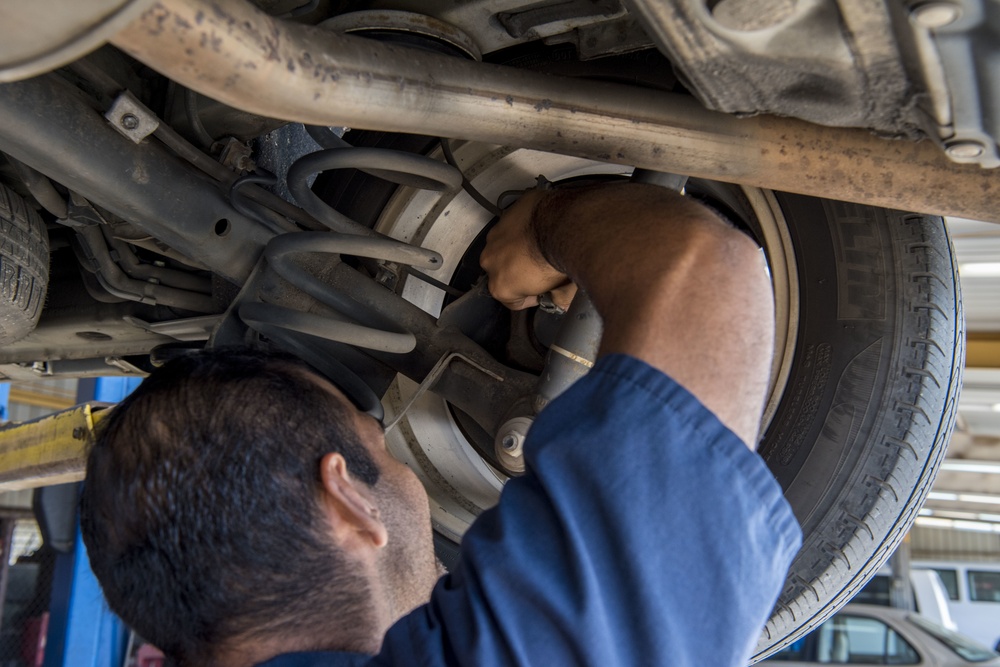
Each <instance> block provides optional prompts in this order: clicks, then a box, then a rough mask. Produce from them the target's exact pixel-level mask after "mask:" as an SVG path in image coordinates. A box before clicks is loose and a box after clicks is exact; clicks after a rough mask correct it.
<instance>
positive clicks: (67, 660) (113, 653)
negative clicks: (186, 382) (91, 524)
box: [44, 378, 139, 667]
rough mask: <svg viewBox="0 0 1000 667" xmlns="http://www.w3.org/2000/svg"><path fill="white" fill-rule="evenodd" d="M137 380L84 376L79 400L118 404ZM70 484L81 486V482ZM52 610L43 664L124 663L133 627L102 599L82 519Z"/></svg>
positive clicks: (59, 569) (114, 666)
mask: <svg viewBox="0 0 1000 667" xmlns="http://www.w3.org/2000/svg"><path fill="white" fill-rule="evenodd" d="M138 384H139V380H138V379H137V378H97V379H96V380H81V381H80V384H79V388H78V390H77V400H78V401H79V402H81V403H82V402H84V401H91V400H95V401H102V402H108V403H117V402H118V401H120V400H121V399H123V398H125V396H127V395H128V394H129V393H130V392H131V391H132V390H133V389H134V388H135V387H136V386H138ZM72 486H73V487H75V489H76V490H77V491H78V490H79V484H78V483H77V484H73V485H72ZM76 496H78V493H77V494H74V497H76ZM49 613H50V619H49V630H48V639H47V643H46V648H45V663H44V667H118V666H119V665H122V664H124V659H125V652H126V648H127V644H128V634H129V632H128V629H127V628H126V627H125V624H124V623H122V622H121V620H119V619H118V617H117V616H115V615H114V614H113V613H111V610H110V609H109V608H108V605H107V603H106V602H105V601H104V596H103V594H102V593H101V589H100V586H99V585H98V583H97V579H96V578H95V577H94V573H93V572H92V571H91V569H90V560H89V559H88V558H87V551H86V549H85V547H84V545H83V540H82V539H81V537H80V529H79V519H77V528H76V539H75V543H74V547H73V549H72V551H71V552H69V553H66V554H60V555H59V556H58V557H57V559H56V570H55V576H54V580H53V583H52V600H51V602H50V604H49Z"/></svg>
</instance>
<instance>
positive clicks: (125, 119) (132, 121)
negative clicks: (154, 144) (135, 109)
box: [120, 113, 139, 130]
mask: <svg viewBox="0 0 1000 667" xmlns="http://www.w3.org/2000/svg"><path fill="white" fill-rule="evenodd" d="M120 122H121V126H122V127H124V128H125V129H126V130H134V129H135V128H137V127H139V117H138V116H136V115H135V114H133V113H127V114H124V115H123V116H122V118H121V121H120Z"/></svg>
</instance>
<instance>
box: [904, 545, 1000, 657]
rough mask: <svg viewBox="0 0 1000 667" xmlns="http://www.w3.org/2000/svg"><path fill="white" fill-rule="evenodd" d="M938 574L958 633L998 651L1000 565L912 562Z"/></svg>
mask: <svg viewBox="0 0 1000 667" xmlns="http://www.w3.org/2000/svg"><path fill="white" fill-rule="evenodd" d="M913 567H914V568H926V569H931V570H934V571H935V572H937V574H938V576H939V577H940V578H941V583H942V584H943V585H944V589H945V592H946V595H947V597H948V609H949V610H950V612H951V617H952V619H953V620H954V621H955V624H956V625H957V626H958V631H959V632H961V633H962V634H964V635H968V636H969V637H972V638H973V639H975V640H976V641H978V642H980V643H982V644H985V645H986V646H989V647H991V648H993V649H994V650H997V648H998V644H1000V563H996V564H994V563H960V562H957V561H913Z"/></svg>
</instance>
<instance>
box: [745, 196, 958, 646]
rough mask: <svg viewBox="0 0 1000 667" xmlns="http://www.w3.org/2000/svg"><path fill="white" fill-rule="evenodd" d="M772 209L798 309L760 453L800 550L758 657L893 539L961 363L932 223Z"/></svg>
mask: <svg viewBox="0 0 1000 667" xmlns="http://www.w3.org/2000/svg"><path fill="white" fill-rule="evenodd" d="M777 198H778V201H779V202H780V204H781V206H782V208H783V210H784V212H785V217H786V220H788V227H789V233H790V235H791V237H792V243H793V246H794V249H795V256H796V263H797V266H798V273H799V291H800V304H801V305H800V316H799V331H798V337H797V343H796V351H795V355H794V358H793V362H792V368H791V372H790V375H789V378H788V382H787V384H786V387H785V390H784V394H783V396H782V400H781V403H780V405H779V407H778V410H777V412H776V413H775V415H774V418H773V419H772V420H771V423H770V426H769V428H768V429H767V432H766V433H765V435H764V438H763V441H762V443H761V445H760V448H759V452H760V454H761V456H762V457H763V458H764V460H765V461H766V462H767V464H768V466H769V468H770V469H771V471H772V472H773V473H774V475H775V478H776V479H777V480H778V482H779V483H780V484H781V486H782V488H783V489H784V491H785V497H786V498H787V499H788V501H789V503H790V504H791V506H792V508H793V510H794V512H795V515H796V517H797V518H798V520H799V523H800V525H801V526H802V529H803V535H804V539H803V546H802V549H801V550H800V552H799V554H798V555H797V556H796V558H795V560H794V562H793V564H792V567H791V569H790V571H789V575H788V579H787V582H786V585H785V587H784V589H783V591H782V593H781V596H780V597H779V599H778V603H777V606H776V607H775V610H774V613H773V615H772V616H771V619H770V620H769V621H768V623H767V626H766V627H765V630H764V633H763V635H762V636H761V638H760V642H759V644H758V646H757V651H756V653H757V655H756V656H755V659H758V660H759V659H761V658H763V657H766V655H768V654H770V653H771V652H773V651H774V650H777V649H778V648H780V647H782V646H785V645H787V644H788V643H790V642H791V641H793V640H794V639H796V638H797V637H800V636H802V635H803V634H805V633H806V632H808V631H809V630H811V629H812V628H815V627H816V626H817V625H819V624H820V623H821V622H822V621H823V620H825V619H826V618H828V617H829V616H830V615H831V614H832V613H833V612H834V611H835V610H837V609H839V608H840V607H841V606H842V605H843V604H844V603H846V602H847V601H848V600H849V599H850V598H851V597H853V595H854V594H855V593H857V591H858V590H860V589H861V587H862V586H863V585H864V584H865V582H867V581H868V580H869V579H870V578H871V577H872V576H873V575H874V574H875V572H876V571H877V570H878V568H879V567H880V566H881V565H882V564H883V563H884V562H885V561H886V560H887V559H888V557H889V556H890V555H891V554H892V552H893V551H894V550H895V548H896V546H897V545H898V544H899V542H900V541H901V540H902V539H903V537H904V536H905V534H906V532H907V530H908V529H909V527H910V526H911V525H912V523H913V521H914V519H915V518H916V516H917V512H918V510H919V509H920V507H921V505H922V504H923V501H924V499H925V498H926V496H927V493H928V491H929V490H930V486H931V484H932V483H933V481H934V477H935V475H936V472H937V469H938V467H939V465H940V463H941V460H942V459H943V457H944V454H945V451H946V449H947V444H948V439H949V437H950V435H951V431H952V429H953V427H954V423H955V416H956V409H957V400H958V392H959V388H960V386H961V374H962V369H963V366H964V324H963V317H962V308H961V297H960V293H959V283H958V276H957V264H956V262H955V259H954V254H953V252H952V249H951V245H950V242H949V240H948V235H947V230H946V229H945V225H944V221H943V220H942V219H941V218H938V217H932V216H924V215H917V214H911V213H903V212H899V211H891V210H886V209H879V208H874V207H871V206H862V205H858V204H850V203H845V202H836V201H826V200H820V199H815V198H810V197H802V196H797V195H785V194H778V195H777ZM734 546H738V545H734Z"/></svg>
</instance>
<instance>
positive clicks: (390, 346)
mask: <svg viewBox="0 0 1000 667" xmlns="http://www.w3.org/2000/svg"><path fill="white" fill-rule="evenodd" d="M324 129H325V128H311V130H312V131H311V132H310V134H312V135H313V136H314V138H317V139H320V138H321V139H322V141H321V142H320V145H325V146H328V147H327V148H324V149H323V150H320V151H316V152H314V153H310V154H309V155H306V156H304V157H302V158H299V159H298V160H297V161H296V162H295V163H294V164H293V165H292V166H291V168H290V169H289V170H288V187H289V190H290V191H291V193H292V195H293V197H294V198H295V199H296V201H297V202H298V203H299V205H300V206H301V207H302V208H303V209H304V210H305V211H306V212H308V213H309V214H310V215H312V216H313V217H314V218H315V219H316V220H318V221H319V222H321V223H323V224H324V225H326V226H327V227H329V229H330V230H331V231H329V232H305V231H300V232H292V233H284V234H279V235H278V236H275V237H274V238H273V239H272V240H271V241H270V242H269V243H268V244H267V247H266V248H265V249H264V259H265V261H266V263H267V266H268V267H269V268H270V269H271V270H273V271H274V272H275V273H276V274H277V275H279V276H280V277H281V278H283V279H284V280H285V281H287V282H288V283H289V284H291V285H293V286H294V287H296V288H297V289H299V290H301V291H303V292H305V293H306V294H308V295H309V296H311V297H312V298H314V299H316V300H317V301H319V302H320V303H322V304H323V305H325V306H327V307H328V308H329V309H330V311H331V313H330V314H325V315H318V314H315V313H307V312H302V311H299V310H295V309H292V308H288V307H285V306H278V305H275V304H269V303H260V302H250V303H244V304H243V305H241V306H240V308H239V316H240V319H242V320H243V322H244V323H245V324H246V325H247V326H249V327H250V328H251V329H254V330H255V331H257V332H258V333H260V334H263V335H265V336H267V337H268V338H270V339H272V340H274V341H275V342H276V343H277V344H278V345H279V346H281V347H284V348H286V349H288V350H289V351H290V352H293V353H296V354H297V355H298V356H300V357H301V358H303V359H304V360H305V361H307V362H308V363H310V364H312V365H313V366H314V367H316V368H317V369H318V370H320V371H321V372H323V373H324V374H326V375H327V376H328V377H336V378H337V379H338V382H337V384H338V385H340V386H341V389H343V390H344V391H345V393H347V394H348V395H351V398H352V399H353V400H354V402H355V403H356V404H358V407H359V408H360V409H362V410H364V411H366V412H368V413H369V414H372V415H373V416H376V418H377V419H381V417H382V411H381V409H382V406H381V403H380V401H379V399H378V397H376V396H375V395H374V393H373V392H372V391H371V389H370V388H368V386H367V385H366V384H365V383H364V382H363V381H362V380H361V379H360V378H358V377H357V376H356V375H355V374H354V373H353V372H351V371H349V370H348V369H347V368H346V367H345V366H344V365H343V364H341V363H340V362H339V361H337V360H335V359H332V358H330V356H329V355H322V354H319V353H317V352H316V351H315V350H314V349H313V347H314V346H312V345H310V344H309V339H310V338H312V339H321V340H324V341H331V342H334V343H340V344H346V345H351V346H355V347H360V348H364V349H369V350H375V351H380V352H387V353H406V352H410V351H411V350H413V348H414V347H415V346H416V338H415V337H414V336H413V334H412V333H410V332H409V331H407V330H406V329H405V328H404V327H402V326H401V325H399V324H398V323H396V322H393V321H391V320H390V319H389V318H387V317H385V316H384V315H382V314H381V313H379V312H376V311H375V310H373V309H372V308H371V307H370V306H367V305H365V304H362V303H359V302H358V301H355V300H354V299H352V298H350V297H348V296H346V295H344V294H342V293H340V292H338V291H337V290H336V289H333V288H332V287H331V286H329V285H327V284H326V283H324V282H323V281H321V280H320V279H318V278H316V277H315V276H314V275H313V274H312V273H310V272H309V271H307V270H306V269H304V268H302V267H301V266H300V265H299V263H298V262H297V261H296V258H297V257H301V256H302V255H305V254H308V253H320V254H324V255H329V256H330V258H331V263H332V264H335V263H337V262H340V261H341V255H350V256H354V257H363V258H368V259H374V260H380V261H384V262H393V263H396V264H401V265H405V266H409V267H413V268H415V269H430V270H433V269H437V268H438V267H440V266H441V264H442V261H443V260H442V257H441V255H439V254H438V253H436V252H434V251H433V250H428V249H425V248H420V247H417V246H414V245H411V244H408V243H404V242H402V241H397V240H395V239H391V238H388V237H384V236H382V235H380V234H378V233H377V232H375V231H373V230H371V229H369V228H368V227H366V226H364V225H362V224H361V223H358V222H356V221H354V220H352V219H350V218H349V217H347V216H345V215H343V214H342V213H340V212H339V211H337V210H336V209H334V208H333V207H332V206H329V205H328V204H326V202H324V201H323V200H322V199H320V198H319V197H318V196H317V195H316V194H315V193H314V192H313V191H312V189H311V188H310V187H309V177H310V176H312V175H313V174H317V173H320V172H323V171H327V170H331V169H361V170H363V171H365V172H366V173H368V174H370V175H372V176H375V177H377V178H381V179H384V180H387V181H390V182H392V183H396V184H399V185H406V186H410V187H415V188H422V189H428V190H434V191H438V192H445V193H454V192H457V191H458V190H459V189H461V188H462V184H463V176H462V173H461V171H459V170H458V169H457V168H456V167H454V166H452V165H450V164H446V163H443V162H438V161H437V160H434V159H432V158H429V157H426V156H423V155H416V154H413V153H405V152H402V151H395V150H389V149H383V148H355V147H353V146H351V145H350V144H348V143H347V142H345V141H343V140H342V139H340V138H339V137H337V136H336V135H334V134H333V133H332V132H330V131H329V130H327V131H326V133H324V132H322V130H324ZM331 144H332V147H330V146H331ZM266 178H267V177H266V176H263V177H261V176H255V177H252V178H248V179H246V182H258V183H259V182H262V179H266ZM231 195H232V198H233V199H234V203H238V204H240V205H242V204H243V202H242V200H241V199H240V198H239V196H238V186H236V187H234V188H233V189H232V191H231ZM255 217H257V218H258V219H260V216H259V215H255ZM263 221H264V220H262V222H263ZM268 226H271V227H272V228H273V225H271V224H269V225H268ZM345 384H347V385H348V386H344V385H345ZM376 413H377V414H376Z"/></svg>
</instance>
